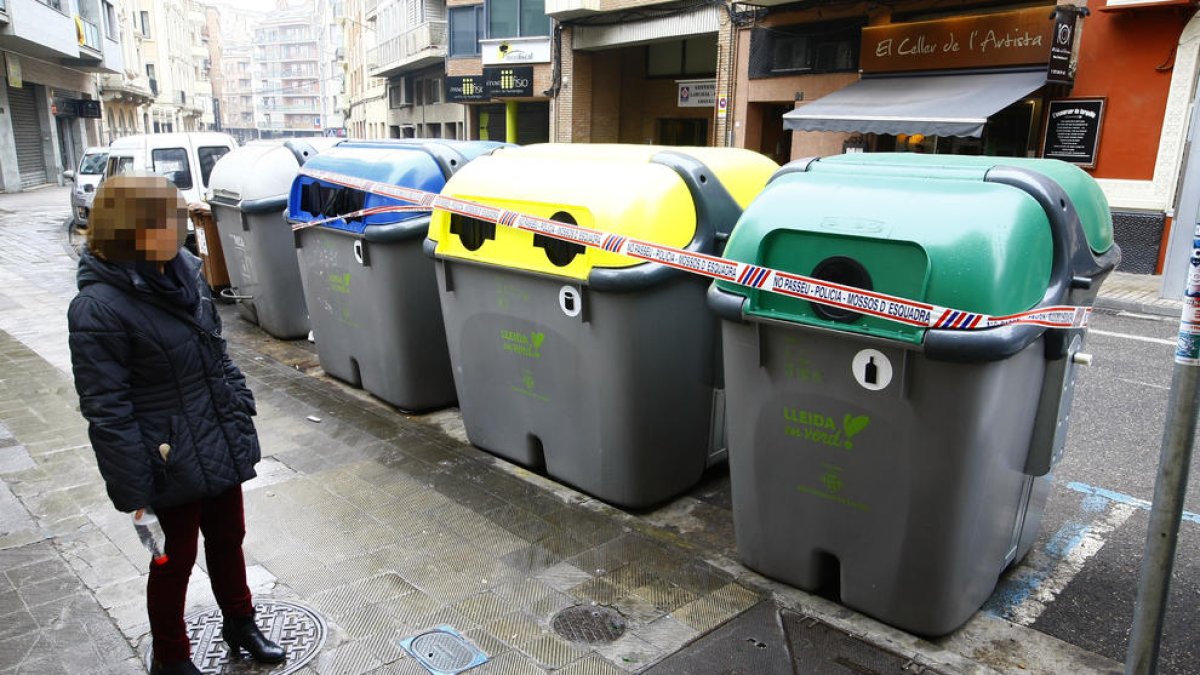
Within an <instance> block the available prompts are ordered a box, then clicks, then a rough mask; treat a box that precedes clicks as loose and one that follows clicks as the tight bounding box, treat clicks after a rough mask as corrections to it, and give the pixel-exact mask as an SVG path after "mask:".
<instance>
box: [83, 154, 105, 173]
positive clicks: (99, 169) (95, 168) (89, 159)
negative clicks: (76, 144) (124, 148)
mask: <svg viewBox="0 0 1200 675" xmlns="http://www.w3.org/2000/svg"><path fill="white" fill-rule="evenodd" d="M107 161H108V153H107V152H93V153H88V154H86V155H84V156H83V160H82V161H81V162H79V173H81V174H83V175H85V176H98V175H100V174H102V173H104V163H105V162H107Z"/></svg>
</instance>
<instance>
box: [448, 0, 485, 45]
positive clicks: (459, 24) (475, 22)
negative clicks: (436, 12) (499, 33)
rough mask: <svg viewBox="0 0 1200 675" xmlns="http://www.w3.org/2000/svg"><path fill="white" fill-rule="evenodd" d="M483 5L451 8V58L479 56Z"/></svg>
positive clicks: (482, 34)
mask: <svg viewBox="0 0 1200 675" xmlns="http://www.w3.org/2000/svg"><path fill="white" fill-rule="evenodd" d="M483 36H484V32H483V5H472V6H470V7H451V8H450V56H479V41H480V40H482V39H483Z"/></svg>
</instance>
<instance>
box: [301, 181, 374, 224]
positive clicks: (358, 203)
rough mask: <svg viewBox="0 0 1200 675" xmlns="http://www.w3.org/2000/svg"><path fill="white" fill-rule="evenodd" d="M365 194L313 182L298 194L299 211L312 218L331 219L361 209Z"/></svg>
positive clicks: (359, 191) (364, 201) (351, 189)
mask: <svg viewBox="0 0 1200 675" xmlns="http://www.w3.org/2000/svg"><path fill="white" fill-rule="evenodd" d="M366 199H367V193H365V192H363V191H362V190H355V189H353V188H342V187H331V186H327V185H321V184H320V183H318V182H316V181H313V182H311V183H309V184H307V185H305V186H304V187H303V188H302V189H301V192H300V209H301V210H303V211H306V212H308V213H311V214H312V215H314V216H324V217H326V218H332V217H335V216H342V215H345V214H347V213H353V212H355V211H359V210H361V209H362V208H363V204H365V203H366Z"/></svg>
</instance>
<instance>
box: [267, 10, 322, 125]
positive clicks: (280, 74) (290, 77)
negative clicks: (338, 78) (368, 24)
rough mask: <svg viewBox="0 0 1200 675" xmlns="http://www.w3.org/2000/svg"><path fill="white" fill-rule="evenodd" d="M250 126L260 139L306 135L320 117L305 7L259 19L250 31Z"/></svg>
mask: <svg viewBox="0 0 1200 675" xmlns="http://www.w3.org/2000/svg"><path fill="white" fill-rule="evenodd" d="M254 86H255V90H254V92H255V98H256V99H257V101H256V105H255V126H256V127H257V129H258V131H259V133H260V135H261V137H263V138H281V137H289V136H311V135H313V134H320V133H321V132H322V130H323V129H324V126H325V124H324V121H323V120H322V119H321V79H320V45H319V43H318V40H317V35H316V33H315V31H314V30H313V8H312V5H310V4H308V3H305V4H303V5H300V6H293V7H289V8H287V9H280V10H279V11H276V12H274V13H272V14H270V15H268V16H267V17H265V18H264V19H263V20H262V21H261V22H259V24H258V26H257V27H256V28H255V31H254Z"/></svg>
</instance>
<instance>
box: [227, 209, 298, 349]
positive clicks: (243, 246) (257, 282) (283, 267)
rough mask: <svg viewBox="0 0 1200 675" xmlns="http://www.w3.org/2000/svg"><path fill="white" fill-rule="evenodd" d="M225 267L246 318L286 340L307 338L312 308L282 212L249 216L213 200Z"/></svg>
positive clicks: (290, 230) (240, 311)
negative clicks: (305, 302)
mask: <svg viewBox="0 0 1200 675" xmlns="http://www.w3.org/2000/svg"><path fill="white" fill-rule="evenodd" d="M210 205H211V206H212V211H213V218H214V219H215V220H216V222H217V231H218V232H220V234H221V246H222V248H223V249H224V251H225V266H226V268H227V269H228V271H229V283H230V286H231V287H232V289H233V292H234V293H235V294H236V295H237V296H239V297H241V298H242V299H240V300H239V301H238V311H239V313H240V314H241V316H242V318H243V319H245V320H247V321H250V322H251V323H255V324H258V326H259V327H260V328H262V329H263V330H264V331H266V332H268V333H270V334H271V335H273V336H274V337H277V338H280V339H283V340H292V339H296V338H302V337H305V336H307V335H308V331H309V325H308V308H307V307H306V306H305V304H304V292H303V291H302V290H301V288H300V267H299V265H298V264H297V263H296V252H295V243H294V239H293V237H292V228H291V226H290V225H288V223H287V222H286V221H285V220H284V217H283V211H284V208H285V207H286V206H287V203H286V201H280V205H279V210H278V211H267V212H255V213H244V212H242V210H241V209H239V208H238V207H236V206H232V205H229V204H224V203H221V202H218V201H216V200H213V201H212V202H211V203H210Z"/></svg>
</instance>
